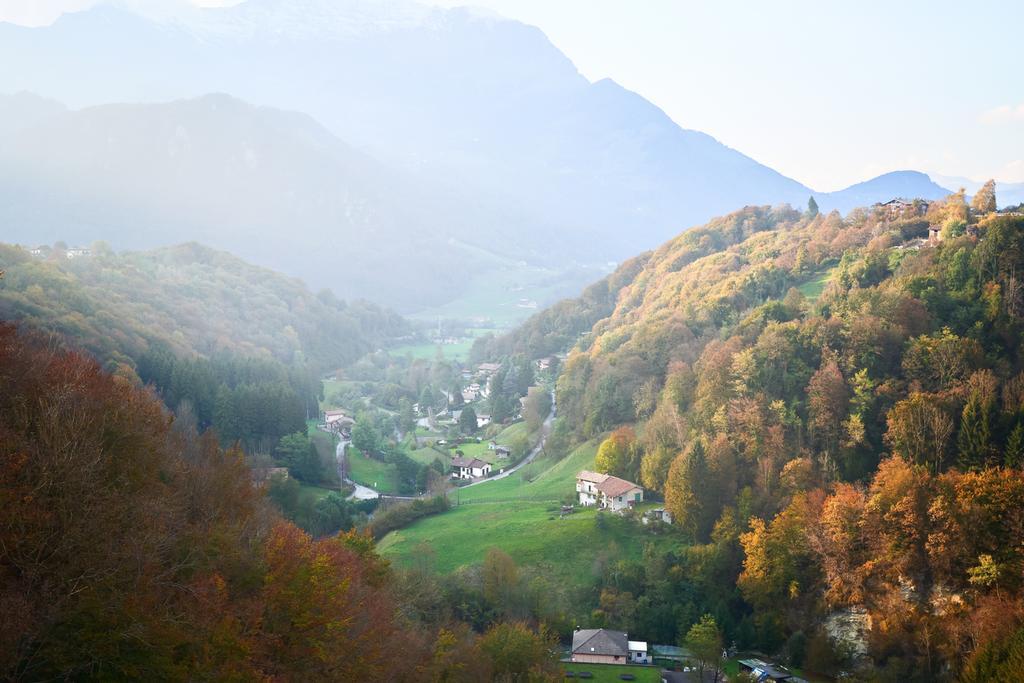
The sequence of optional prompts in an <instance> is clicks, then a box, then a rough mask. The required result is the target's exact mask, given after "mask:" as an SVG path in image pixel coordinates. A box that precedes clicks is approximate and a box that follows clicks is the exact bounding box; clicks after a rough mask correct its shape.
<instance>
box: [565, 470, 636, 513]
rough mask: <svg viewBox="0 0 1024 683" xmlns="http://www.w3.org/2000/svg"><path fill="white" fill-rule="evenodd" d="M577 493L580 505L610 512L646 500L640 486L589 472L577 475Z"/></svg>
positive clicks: (610, 476)
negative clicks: (594, 506)
mask: <svg viewBox="0 0 1024 683" xmlns="http://www.w3.org/2000/svg"><path fill="white" fill-rule="evenodd" d="M576 493H578V494H579V497H580V505H587V506H589V505H596V506H598V507H600V508H605V509H608V510H624V509H626V508H629V507H633V506H634V505H636V504H637V503H640V502H642V501H643V499H644V490H643V488H642V487H641V486H640V485H639V484H634V483H633V482H631V481H626V480H625V479H620V478H619V477H613V476H612V475H610V474H601V473H600V472H591V471H589V470H583V471H582V472H580V473H579V474H577V475H576Z"/></svg>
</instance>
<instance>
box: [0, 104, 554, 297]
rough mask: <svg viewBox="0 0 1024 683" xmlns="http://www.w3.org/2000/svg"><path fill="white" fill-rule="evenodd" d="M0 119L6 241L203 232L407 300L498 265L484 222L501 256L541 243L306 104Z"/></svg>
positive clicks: (41, 113)
mask: <svg viewBox="0 0 1024 683" xmlns="http://www.w3.org/2000/svg"><path fill="white" fill-rule="evenodd" d="M0 124H2V125H3V126H4V127H5V129H6V130H8V131H11V132H12V133H13V134H12V135H9V136H6V137H5V138H4V140H3V141H2V142H0V180H2V183H0V186H2V188H3V189H2V190H0V199H2V201H0V207H2V208H0V221H2V222H4V223H6V224H7V225H9V226H10V227H9V228H8V230H7V231H5V233H6V237H7V239H8V240H11V241H20V242H22V243H31V244H35V243H36V242H38V241H42V242H44V243H52V242H54V241H56V240H58V239H61V240H64V241H67V242H69V243H89V242H91V241H93V240H96V239H103V240H105V241H108V242H110V243H112V244H113V245H114V246H116V247H117V248H119V249H123V248H132V249H140V248H152V247H155V246H162V245H166V244H167V242H168V241H169V240H175V241H181V240H197V241H201V242H203V243H204V244H210V245H213V246H215V247H219V248H223V249H230V250H232V251H233V252H237V253H238V254H240V255H242V256H243V257H245V258H247V259H251V260H253V261H256V262H258V263H261V264H266V265H270V266H272V267H274V268H275V269H279V270H284V271H286V272H288V273H290V274H293V275H299V276H302V277H303V278H304V279H305V280H306V281H308V282H310V283H312V284H313V285H314V286H317V287H326V286H329V287H330V288H331V289H332V290H333V291H336V292H338V293H339V295H341V296H345V297H350V296H353V294H354V293H357V292H359V293H363V294H367V293H372V295H373V298H374V300H375V301H380V302H386V303H391V304H395V305H400V306H403V307H404V308H405V309H406V310H408V309H410V308H414V307H416V306H423V305H427V304H432V303H440V302H443V301H446V300H447V299H448V298H449V297H450V296H451V294H452V292H453V291H454V290H456V288H457V286H458V285H459V284H460V283H462V282H464V281H465V279H467V278H471V277H472V276H473V275H475V274H477V273H480V272H481V271H483V270H484V269H486V268H488V267H489V266H490V267H493V262H496V261H497V260H498V259H497V258H495V257H491V258H490V259H488V257H487V253H486V250H485V249H484V248H485V247H487V246H488V240H487V239H486V238H485V239H484V240H481V239H480V237H481V235H480V234H479V226H480V225H489V226H497V225H501V226H502V227H503V229H504V230H506V236H505V238H503V239H502V241H501V253H502V258H505V259H513V258H514V259H524V258H531V259H533V258H534V257H536V255H537V254H536V250H537V248H536V245H537V244H538V236H537V235H536V234H534V233H531V232H530V228H532V227H535V225H534V224H528V223H526V222H524V220H523V218H522V217H517V216H516V212H515V211H509V210H504V209H498V208H496V206H494V205H489V204H487V202H485V201H483V200H481V199H479V198H478V199H468V200H467V199H466V198H465V196H464V195H463V193H461V192H453V191H451V190H448V189H446V188H445V187H443V186H440V185H436V184H433V183H428V182H426V181H423V180H417V179H415V178H412V177H409V176H408V174H406V173H402V172H398V171H395V170H393V169H389V168H387V167H385V166H384V165H382V164H380V163H379V162H377V161H375V160H373V159H371V158H370V157H368V156H367V155H365V154H363V153H361V152H358V151H356V150H355V149H353V148H351V147H349V146H348V145H346V144H345V143H343V142H342V141H340V140H339V139H337V138H336V137H334V136H333V135H331V134H330V133H329V132H328V131H327V130H326V129H324V128H323V127H322V126H320V125H319V124H317V123H316V122H314V121H313V120H312V119H310V118H309V117H308V116H304V115H301V114H296V113H292V112H285V111H280V110H276V109H270V108H265V107H253V106H251V105H248V104H245V103H243V102H240V101H238V100H236V99H233V98H230V97H227V96H224V95H209V96H204V97H200V98H197V99H192V100H180V101H175V102H170V103H166V104H151V105H104V106H98V107H91V108H87V109H83V110H80V111H70V110H66V109H64V108H62V107H60V106H59V105H57V104H56V103H53V102H51V101H48V100H42V99H40V98H35V97H32V96H28V95H20V96H14V97H0ZM550 243H551V244H558V241H557V239H556V240H554V241H550ZM536 260H542V259H539V258H537V259H536Z"/></svg>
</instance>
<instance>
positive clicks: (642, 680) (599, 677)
mask: <svg viewBox="0 0 1024 683" xmlns="http://www.w3.org/2000/svg"><path fill="white" fill-rule="evenodd" d="M562 670H563V671H572V672H574V673H579V672H580V671H589V672H590V673H592V674H594V677H593V678H583V679H579V680H584V681H595V683H612V681H615V682H616V683H619V682H621V681H622V679H621V678H619V675H620V674H632V675H634V676H636V681H637V682H638V683H658V682H659V681H661V669H659V668H658V667H656V666H636V665H632V666H630V665H628V664H582V663H580V664H575V663H573V664H570V663H568V662H565V663H563V664H562Z"/></svg>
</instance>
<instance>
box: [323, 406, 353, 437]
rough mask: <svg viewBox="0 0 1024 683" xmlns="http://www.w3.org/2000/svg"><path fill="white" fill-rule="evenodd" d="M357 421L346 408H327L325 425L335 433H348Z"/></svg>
mask: <svg viewBox="0 0 1024 683" xmlns="http://www.w3.org/2000/svg"><path fill="white" fill-rule="evenodd" d="M355 423H356V421H355V420H353V419H352V418H351V417H349V416H348V415H346V414H345V411H344V410H325V411H324V425H325V426H326V427H327V429H328V431H332V432H334V433H335V434H342V433H348V432H349V431H350V430H351V429H352V425H354V424H355Z"/></svg>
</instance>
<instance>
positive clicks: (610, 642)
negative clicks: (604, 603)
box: [572, 628, 651, 664]
mask: <svg viewBox="0 0 1024 683" xmlns="http://www.w3.org/2000/svg"><path fill="white" fill-rule="evenodd" d="M572 661H574V662H589V663H593V664H624V663H626V662H633V663H636V664H648V663H650V661H651V660H650V656H649V655H648V653H647V643H645V642H643V641H639V640H630V639H629V637H628V636H627V634H625V633H623V632H622V631H612V630H610V629H606V628H597V629H594V628H585V629H577V630H575V631H573V634H572Z"/></svg>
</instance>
